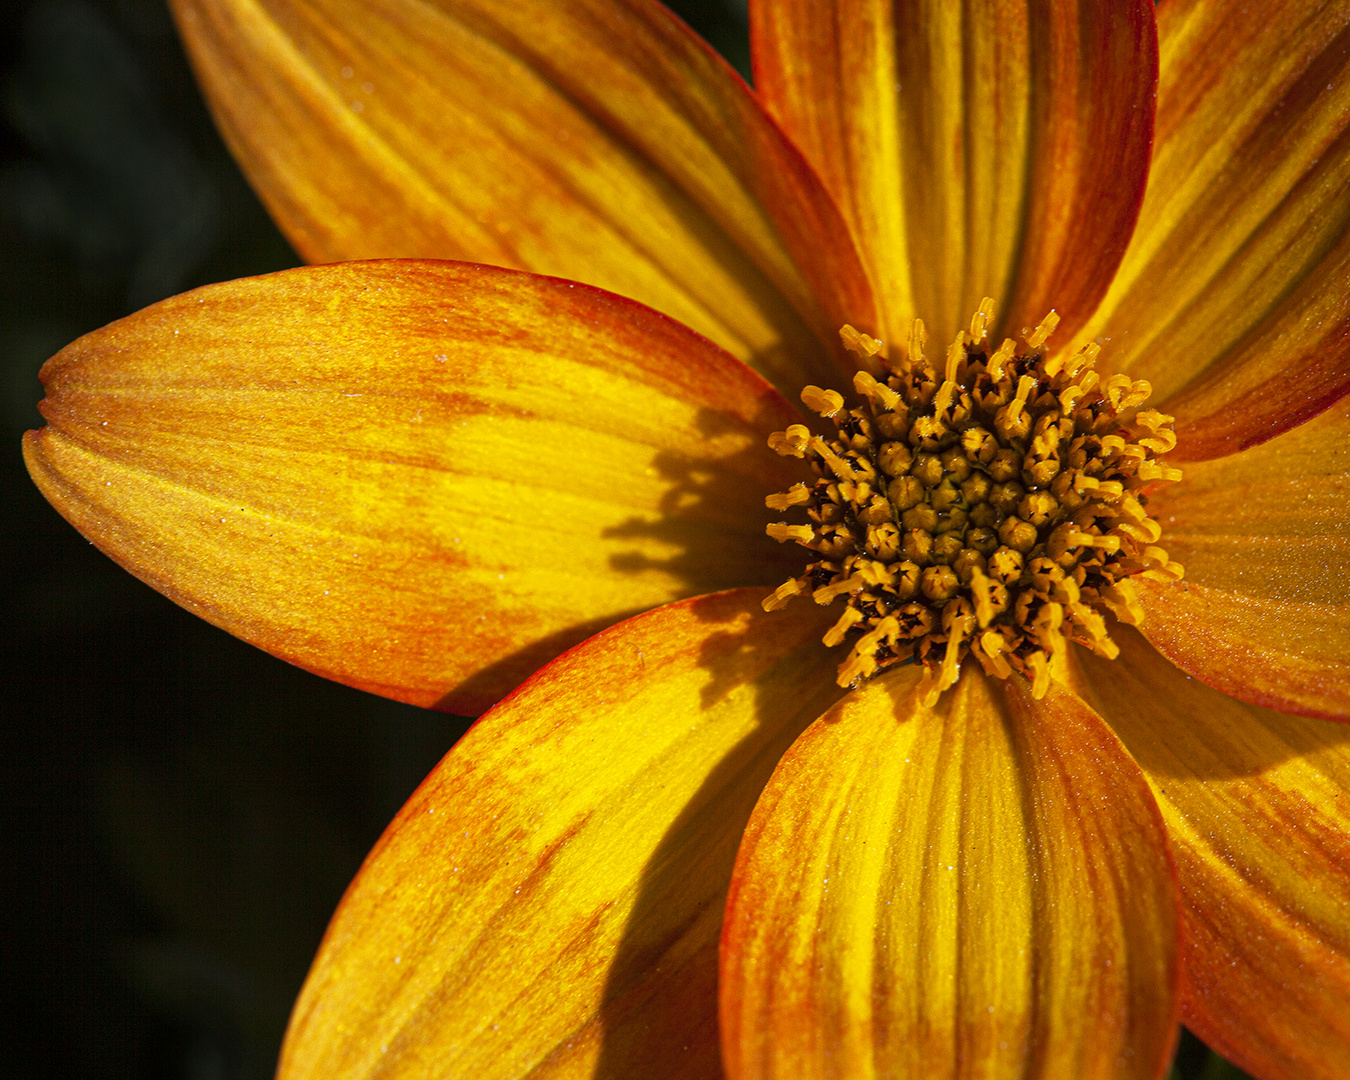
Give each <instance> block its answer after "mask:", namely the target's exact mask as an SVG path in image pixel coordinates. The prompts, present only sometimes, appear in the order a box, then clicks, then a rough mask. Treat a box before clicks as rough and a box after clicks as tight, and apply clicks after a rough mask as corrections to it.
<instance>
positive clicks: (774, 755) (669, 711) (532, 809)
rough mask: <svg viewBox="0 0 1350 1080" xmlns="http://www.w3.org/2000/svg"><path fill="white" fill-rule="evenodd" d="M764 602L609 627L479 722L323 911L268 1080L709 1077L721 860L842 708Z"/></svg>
mask: <svg viewBox="0 0 1350 1080" xmlns="http://www.w3.org/2000/svg"><path fill="white" fill-rule="evenodd" d="M764 595H765V593H764V591H763V590H739V591H737V592H733V593H727V594H722V595H717V596H707V597H701V598H698V599H695V600H688V601H682V602H680V603H678V604H673V605H671V606H669V607H666V608H662V609H659V610H657V611H654V612H651V613H649V614H647V615H643V616H639V617H638V618H636V619H633V620H631V621H630V622H626V623H623V624H621V625H619V626H617V627H614V628H613V629H612V630H609V631H606V632H605V633H604V634H601V635H598V636H597V637H595V638H593V639H591V640H590V641H588V642H586V643H585V644H584V645H582V646H580V647H579V648H577V649H575V650H573V651H572V652H570V653H568V654H567V655H566V656H564V657H562V658H560V659H559V660H557V661H556V662H554V663H553V664H551V665H550V666H549V667H547V668H545V669H544V670H542V671H541V672H539V674H538V675H536V676H535V677H534V678H533V679H531V680H530V681H529V682H528V683H526V684H525V685H524V686H523V687H521V689H520V690H519V692H517V693H516V694H514V695H512V696H511V697H510V698H509V699H508V700H507V701H504V702H502V704H500V705H499V706H498V707H497V708H496V709H494V710H493V711H492V712H490V713H488V714H487V715H486V716H485V717H484V718H483V719H482V720H480V721H479V722H478V724H477V725H476V726H475V727H474V728H473V729H472V730H471V731H470V732H469V734H468V735H467V736H465V738H464V739H463V740H462V741H461V742H460V744H459V745H458V746H456V747H455V748H454V750H452V751H451V752H450V753H449V755H447V757H446V758H445V760H444V761H442V762H441V764H440V765H439V766H438V767H437V769H436V771H435V772H433V773H432V774H431V776H430V777H429V778H428V779H427V780H426V781H425V782H424V783H423V784H422V786H421V787H420V788H419V789H418V790H417V793H416V794H415V795H414V796H413V797H412V799H411V800H410V801H409V803H408V805H407V806H405V807H404V808H403V810H402V812H401V813H400V814H399V816H398V818H397V819H396V820H395V821H394V823H393V824H392V825H391V826H390V828H389V831H388V832H387V833H386V834H385V836H384V838H383V839H382V840H381V841H380V843H379V844H378V845H377V846H376V848H375V850H374V852H373V853H372V854H371V855H370V857H369V858H368V859H367V860H366V863H365V865H364V866H363V867H362V869H361V872H360V874H359V875H358V877H357V879H356V882H355V883H354V884H353V885H352V887H351V888H350V889H349V890H348V891H347V895H346V896H345V897H344V898H343V901H342V906H341V907H340V908H339V909H338V913H337V915H336V916H334V919H333V923H332V925H331V926H330V927H329V929H328V934H327V936H326V937H325V939H324V943H323V945H322V947H321V948H320V951H319V956H318V959H317V960H316V961H315V963H314V967H313V969H312V970H311V972H310V975H309V979H308V981H307V982H306V984H305V988H304V990H303V991H302V992H301V995H300V1000H299V1002H298V1003H297V1004H296V1007H295V1012H294V1014H293V1016H292V1020H291V1029H290V1032H289V1034H288V1036H287V1039H286V1044H285V1047H284V1049H283V1051H282V1059H281V1066H280V1070H279V1073H278V1076H279V1080H291V1078H297V1080H299V1078H305V1080H310V1078H313V1077H324V1078H325V1080H343V1078H354V1077H367V1076H381V1077H390V1078H392V1077H403V1076H407V1077H414V1076H415V1077H428V1076H447V1077H449V1076H454V1077H474V1078H476V1080H497V1078H502V1080H506V1078H518V1077H523V1076H530V1077H533V1078H536V1080H543V1078H547V1077H590V1076H622V1077H635V1078H636V1077H643V1078H647V1077H651V1078H654V1080H660V1078H667V1077H670V1078H674V1077H706V1076H711V1075H715V1074H716V1071H717V1034H716V1007H715V1002H716V976H717V968H716V964H717V940H718V933H719V931H720V927H721V922H722V903H723V898H724V896H725V894H726V889H727V883H728V881H729V880H730V876H731V866H732V862H733V860H734V857H735V851H736V845H737V843H738V841H739V839H740V835H741V830H742V829H743V828H744V826H745V822H746V819H747V818H748V817H749V815H750V811H751V808H752V807H753V805H754V801H755V798H756V797H757V796H758V794H759V792H760V790H761V788H762V787H763V785H764V783H765V781H766V780H767V779H768V777H769V774H770V771H771V770H772V768H773V765H774V763H775V762H776V761H777V760H778V757H779V755H781V754H782V753H783V751H784V750H786V749H787V747H788V745H790V743H791V741H792V739H793V738H794V737H795V735H796V734H797V733H798V732H800V731H801V730H802V728H803V727H804V726H805V725H806V724H807V723H809V722H810V721H811V720H812V719H813V718H814V717H816V716H818V715H819V714H820V713H821V712H822V711H823V710H825V709H826V708H828V707H829V705H830V704H831V703H832V702H833V701H834V700H835V699H837V697H838V695H839V691H838V690H837V689H835V688H834V687H833V685H832V673H833V663H834V660H835V658H834V657H832V656H830V655H829V653H828V651H827V650H825V649H824V648H821V647H820V646H819V644H818V638H819V636H820V634H821V633H822V632H823V630H824V628H825V626H826V625H827V622H828V620H826V619H824V618H823V617H822V616H821V615H820V613H819V612H815V611H809V610H805V609H804V610H803V611H802V612H799V613H796V614H795V615H793V616H788V615H781V616H774V615H765V614H764V613H763V612H762V611H761V610H760V609H759V600H760V599H761V598H762V597H763V596H764ZM808 608H809V605H808Z"/></svg>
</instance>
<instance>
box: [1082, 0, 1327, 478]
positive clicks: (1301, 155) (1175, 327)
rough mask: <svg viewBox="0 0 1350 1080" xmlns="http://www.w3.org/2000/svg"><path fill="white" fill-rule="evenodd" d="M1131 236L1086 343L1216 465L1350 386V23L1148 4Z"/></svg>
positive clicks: (1274, 7) (1279, 10)
mask: <svg viewBox="0 0 1350 1080" xmlns="http://www.w3.org/2000/svg"><path fill="white" fill-rule="evenodd" d="M1158 20H1159V36H1160V47H1161V61H1162V74H1161V81H1160V83H1159V86H1158V123H1157V136H1156V140H1155V150H1154V156H1153V167H1152V170H1151V172H1150V174H1149V186H1148V193H1147V197H1146V199H1145V202H1144V207H1143V210H1142V211H1141V213H1140V217H1139V227H1138V229H1137V230H1136V232H1135V234H1134V239H1133V241H1132V242H1131V245H1130V249H1129V251H1128V253H1127V254H1126V256H1125V260H1124V262H1123V263H1122V264H1121V267H1120V272H1119V274H1118V275H1117V277H1116V280H1115V282H1114V284H1113V285H1112V288H1111V291H1110V293H1109V294H1108V295H1107V297H1106V299H1105V301H1104V302H1103V305H1102V307H1101V309H1100V310H1099V312H1098V314H1097V316H1096V317H1095V318H1094V319H1093V320H1092V323H1091V325H1090V326H1089V327H1088V328H1087V329H1086V330H1085V331H1084V334H1083V336H1084V337H1086V338H1090V337H1096V336H1098V335H1105V336H1106V337H1109V338H1110V345H1109V352H1108V356H1109V357H1110V359H1111V361H1112V362H1113V363H1115V364H1117V365H1118V366H1120V367H1122V368H1124V369H1125V370H1127V371H1129V372H1130V374H1131V375H1133V376H1135V377H1137V378H1140V377H1142V378H1145V379H1148V380H1150V381H1151V382H1152V383H1153V386H1154V390H1155V393H1156V395H1157V400H1158V401H1159V402H1160V403H1162V404H1161V407H1162V408H1164V409H1165V410H1166V411H1167V412H1169V413H1174V414H1175V415H1176V416H1177V421H1178V422H1177V433H1178V435H1179V437H1180V440H1181V443H1180V448H1179V452H1180V453H1181V454H1184V455H1186V456H1190V457H1210V456H1214V455H1216V454H1221V453H1225V452H1230V451H1232V450H1234V449H1237V448H1240V447H1242V446H1246V445H1250V444H1251V443H1253V442H1257V441H1260V440H1261V439H1264V438H1268V437H1270V436H1271V435H1274V434H1277V433H1278V432H1280V431H1282V430H1284V429H1285V428H1288V427H1289V426H1291V425H1292V424H1294V423H1297V422H1299V421H1300V420H1303V419H1306V418H1307V417H1309V416H1312V415H1315V414H1316V413H1317V412H1318V411H1319V410H1320V409H1322V408H1325V407H1326V406H1327V405H1328V404H1329V403H1330V402H1332V401H1334V400H1335V399H1336V398H1338V397H1339V396H1340V395H1341V394H1343V393H1344V392H1345V391H1346V388H1347V387H1350V335H1348V334H1347V326H1348V325H1350V291H1347V290H1346V288H1345V281H1346V276H1347V273H1350V233H1348V232H1347V226H1348V225H1350V126H1348V125H1350V9H1347V8H1346V6H1345V5H1344V4H1339V3H1299V2H1286V0H1258V2H1253V3H1244V4H1242V5H1240V6H1238V7H1236V8H1232V7H1228V6H1225V5H1215V4H1210V3H1206V2H1203V0H1180V2H1177V3H1170V2H1169V3H1167V4H1162V5H1159V8H1158Z"/></svg>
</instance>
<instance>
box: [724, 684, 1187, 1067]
mask: <svg viewBox="0 0 1350 1080" xmlns="http://www.w3.org/2000/svg"><path fill="white" fill-rule="evenodd" d="M922 699H923V689H922V688H921V687H920V686H918V680H917V678H916V677H915V675H914V673H913V671H912V670H910V671H908V672H903V671H902V672H896V673H893V674H890V675H886V676H883V677H881V678H878V679H877V680H875V681H874V682H871V683H869V684H867V685H866V686H864V687H863V688H862V689H861V690H859V691H856V692H854V693H853V694H851V695H850V696H849V697H848V698H846V699H844V701H842V702H841V703H840V704H839V705H838V706H836V707H835V709H834V710H833V711H832V712H831V713H829V714H828V715H826V716H825V717H822V718H821V720H819V721H817V722H816V723H815V724H813V725H812V726H811V727H810V728H809V729H808V730H807V731H806V733H805V734H804V735H803V736H802V737H801V738H800V739H799V740H798V741H797V743H796V744H795V745H794V746H793V748H792V750H791V751H790V752H789V753H788V755H787V756H786V757H785V758H784V759H783V762H782V763H781V764H780V765H779V767H778V769H777V770H776V771H775V772H774V775H773V779H772V780H771V781H770V782H769V786H768V787H767V788H766V789H765V792H764V795H763V796H761V798H760V801H759V804H758V805H757V806H756V807H755V813H754V815H753V816H752V818H751V819H750V825H749V827H748V828H747V830H746V836H745V840H744V841H743V842H742V845H741V851H740V854H739V855H738V856H737V860H736V871H735V876H734V877H733V880H732V888H731V895H730V896H729V897H728V900H727V916H726V925H725V928H724V930H723V937H722V986H721V994H722V1006H721V1016H722V1038H723V1048H724V1049H723V1054H724V1059H725V1062H726V1067H727V1072H728V1075H729V1076H730V1077H731V1080H748V1078H757V1077H771V1076H772V1077H792V1078H794V1080H815V1078H817V1077H821V1078H824V1077H848V1078H849V1080H868V1078H871V1077H901V1076H903V1077H910V1076H913V1077H919V1076H922V1077H925V1078H932V1080H938V1078H942V1077H953V1078H955V1077H973V1076H980V1077H990V1078H1002V1077H1007V1078H1013V1077H1017V1078H1019V1080H1026V1078H1032V1077H1043V1078H1045V1080H1050V1078H1054V1080H1061V1078H1064V1077H1140V1078H1144V1077H1147V1078H1150V1080H1151V1078H1154V1077H1157V1076H1158V1075H1159V1074H1160V1072H1161V1070H1162V1069H1163V1067H1164V1065H1165V1062H1166V1060H1167V1056H1168V1054H1169V1052H1170V1050H1171V1047H1172V1043H1173V1039H1174V1025H1175V1010H1176V997H1175V980H1176V967H1175V961H1174V943H1175V933H1176V926H1175V915H1176V910H1175V903H1176V901H1175V895H1174V877H1173V872H1172V868H1171V863H1170V860H1169V857H1168V854H1167V847H1166V840H1165V837H1164V833H1163V825H1162V820H1161V818H1160V817H1159V816H1158V811H1157V809H1156V807H1155V806H1154V804H1153V800H1152V797H1151V796H1150V794H1149V791H1148V787H1147V785H1146V784H1145V782H1144V778H1143V776H1142V775H1141V774H1140V772H1139V769H1138V767H1137V766H1136V765H1135V764H1134V763H1133V762H1132V761H1131V760H1130V759H1129V756H1128V755H1127V754H1126V753H1125V752H1124V750H1123V749H1122V748H1121V746H1120V743H1119V742H1118V741H1117V740H1116V738H1115V736H1113V735H1112V734H1111V732H1110V730H1109V729H1108V728H1107V727H1106V726H1105V725H1104V724H1103V723H1102V721H1101V720H1100V718H1098V717H1097V716H1096V715H1095V714H1093V713H1092V712H1091V711H1090V710H1088V709H1087V708H1086V707H1085V706H1084V705H1082V703H1081V702H1079V701H1078V700H1077V699H1076V698H1074V697H1073V696H1072V695H1071V694H1069V693H1067V692H1066V691H1063V690H1060V689H1058V688H1052V690H1051V693H1050V696H1048V697H1047V698H1046V699H1045V700H1043V701H1040V702H1036V701H1033V700H1032V699H1031V697H1030V694H1029V692H1028V689H1027V686H1026V684H1025V682H1022V681H1021V680H1018V681H1016V682H1010V683H1008V684H1004V685H1002V686H999V685H995V684H994V683H993V682H992V681H991V680H988V679H986V678H985V677H984V676H982V675H980V674H978V673H976V672H970V671H967V672H965V673H964V674H963V675H962V677H961V680H960V682H959V683H958V684H957V686H956V688H955V689H954V690H952V691H949V692H948V693H947V694H946V695H945V696H944V697H943V698H942V699H941V700H940V701H939V703H938V705H937V707H936V708H933V709H929V708H926V707H924V706H923V705H922V704H921V702H922Z"/></svg>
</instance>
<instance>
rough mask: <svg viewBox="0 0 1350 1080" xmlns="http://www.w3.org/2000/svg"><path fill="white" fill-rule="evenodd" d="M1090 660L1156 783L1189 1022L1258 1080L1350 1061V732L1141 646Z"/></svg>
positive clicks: (1106, 711) (1096, 682)
mask: <svg viewBox="0 0 1350 1080" xmlns="http://www.w3.org/2000/svg"><path fill="white" fill-rule="evenodd" d="M1112 637H1113V638H1115V640H1116V641H1117V643H1118V644H1119V645H1120V647H1121V655H1120V659H1119V660H1116V661H1107V660H1102V659H1099V658H1097V657H1094V656H1091V655H1087V654H1086V653H1085V651H1081V650H1080V651H1079V658H1080V662H1081V664H1082V669H1083V670H1084V671H1085V672H1086V675H1087V677H1088V679H1089V680H1090V681H1091V683H1092V684H1093V687H1094V689H1095V690H1096V691H1097V692H1096V694H1095V697H1094V701H1095V704H1096V706H1097V708H1098V709H1099V710H1100V711H1101V714H1102V716H1103V717H1105V718H1106V719H1107V720H1108V721H1109V722H1110V724H1111V726H1112V727H1113V728H1115V730H1116V732H1117V733H1118V734H1119V735H1120V737H1121V738H1122V739H1123V740H1124V741H1125V745H1126V746H1127V747H1129V750H1130V753H1132V754H1133V755H1134V757H1135V760H1137V761H1138V762H1139V764H1140V766H1141V767H1142V768H1143V769H1144V771H1145V773H1146V774H1147V775H1148V777H1149V781H1150V783H1151V784H1152V786H1153V790H1154V794H1155V795H1156V796H1157V800H1158V804H1159V806H1160V807H1161V809H1162V813H1163V816H1164V818H1165V820H1166V822H1167V829H1168V833H1169V834H1170V836H1171V842H1172V852H1173V855H1174V856H1175V858H1176V861H1177V873H1178V877H1179V879H1180V885H1181V897H1182V965H1181V966H1182V1000H1183V1005H1182V1019H1183V1020H1184V1021H1185V1023H1186V1025H1187V1026H1188V1027H1190V1028H1191V1029H1192V1030H1193V1031H1195V1033H1196V1034H1197V1035H1199V1036H1200V1037H1201V1038H1202V1039H1204V1040H1205V1042H1207V1043H1208V1044H1209V1045H1211V1046H1212V1047H1214V1048H1215V1049H1216V1050H1218V1051H1219V1052H1220V1053H1221V1054H1223V1056H1224V1057H1226V1058H1228V1059H1230V1060H1231V1061H1233V1062H1235V1063H1236V1064H1238V1065H1240V1066H1241V1067H1242V1068H1244V1069H1246V1070H1247V1071H1248V1072H1250V1073H1252V1074H1253V1075H1254V1076H1259V1077H1266V1078H1271V1080H1274V1078H1276V1077H1280V1078H1289V1080H1293V1078H1298V1080H1339V1078H1343V1077H1344V1076H1345V1070H1346V1064H1347V1062H1350V917H1347V912H1350V732H1347V730H1346V728H1344V727H1342V726H1340V725H1338V724H1327V723H1322V722H1319V721H1316V720H1304V719H1301V718H1299V717H1293V716H1283V715H1281V714H1279V713H1274V712H1268V711H1267V710H1265V709H1260V708H1256V707H1254V706H1251V705H1244V704H1242V703H1241V702H1238V701H1234V700H1233V699H1231V698H1226V697H1224V696H1223V695H1222V694H1219V693H1217V692H1215V691H1214V690H1211V689H1209V688H1208V687H1206V686H1204V685H1203V684H1202V683H1198V682H1195V681H1194V680H1192V679H1188V678H1186V676H1185V675H1183V674H1182V673H1181V672H1179V671H1178V670H1177V669H1176V668H1174V667H1172V666H1171V665H1170V664H1168V663H1167V661H1166V660H1164V659H1162V657H1160V656H1158V654H1157V653H1155V652H1154V651H1153V650H1152V649H1150V648H1149V647H1148V646H1147V645H1146V644H1145V643H1144V642H1143V640H1142V639H1141V638H1140V637H1139V635H1137V634H1135V633H1134V632H1133V631H1131V630H1129V629H1128V628H1125V627H1122V628H1120V629H1119V630H1118V631H1117V630H1113V631H1112Z"/></svg>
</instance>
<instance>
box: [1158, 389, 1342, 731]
mask: <svg viewBox="0 0 1350 1080" xmlns="http://www.w3.org/2000/svg"><path fill="white" fill-rule="evenodd" d="M1347 446H1350V399H1347V400H1346V401H1344V402H1342V403H1340V404H1339V405H1337V406H1336V407H1335V408H1333V409H1329V410H1328V411H1326V412H1325V413H1323V414H1322V415H1321V416H1319V417H1318V418H1317V419H1315V420H1313V421H1311V422H1309V423H1307V424H1304V425H1302V426H1301V427H1298V428H1295V429H1294V430H1293V431H1290V432H1287V433H1285V434H1284V435H1281V436H1279V437H1278V438H1275V439H1272V440H1270V441H1269V442H1267V443H1264V444H1262V445H1260V446H1257V447H1253V448H1252V449H1250V450H1246V451H1244V452H1242V453H1240V454H1234V455H1231V456H1229V457H1224V458H1219V459H1216V460H1213V461H1205V462H1193V463H1190V464H1188V465H1187V466H1186V467H1185V469H1184V470H1183V477H1182V480H1181V481H1180V483H1177V484H1170V485H1166V486H1165V487H1164V488H1163V490H1161V491H1159V492H1158V493H1157V494H1156V495H1154V496H1153V497H1152V499H1151V501H1150V503H1149V511H1150V513H1152V514H1154V515H1155V517H1156V518H1157V520H1158V521H1159V522H1161V523H1162V525H1163V529H1164V532H1163V544H1164V545H1165V547H1166V549H1167V552H1168V554H1169V555H1170V556H1171V557H1172V558H1174V559H1176V560H1177V561H1179V562H1180V563H1181V564H1182V565H1183V566H1185V567H1186V578H1185V580H1184V581H1182V582H1181V583H1180V584H1178V585H1159V584H1156V583H1153V582H1149V583H1146V585H1145V588H1144V589H1143V592H1142V595H1141V600H1142V601H1143V603H1144V607H1145V609H1146V611H1147V613H1148V621H1147V622H1146V623H1145V624H1144V627H1143V629H1144V633H1145V634H1146V635H1147V637H1148V639H1149V640H1150V641H1151V642H1153V644H1154V645H1156V646H1157V647H1158V648H1159V649H1161V650H1162V651H1163V653H1164V654H1165V655H1166V656H1167V657H1168V658H1169V659H1171V660H1172V662H1173V663H1175V664H1178V665H1180V666H1181V667H1182V668H1183V669H1185V670H1186V671H1188V672H1190V673H1191V674H1192V675H1194V676H1196V677H1197V678H1199V679H1203V680H1204V681H1205V682H1207V683H1209V684H1210V685H1211V686H1214V687H1216V688H1218V689H1220V690H1222V691H1224V693H1227V694H1233V695H1234V696H1236V697H1240V698H1242V699H1243V700H1244V701H1250V702H1254V703H1255V704H1258V705H1265V706H1267V707H1269V708H1273V709H1280V710H1282V711H1284V712H1296V713H1302V714H1304V715H1307V716H1320V717H1325V718H1327V719H1341V720H1350V526H1347V517H1346V507H1347V506H1350V454H1348V453H1347V451H1346V447H1347Z"/></svg>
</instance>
